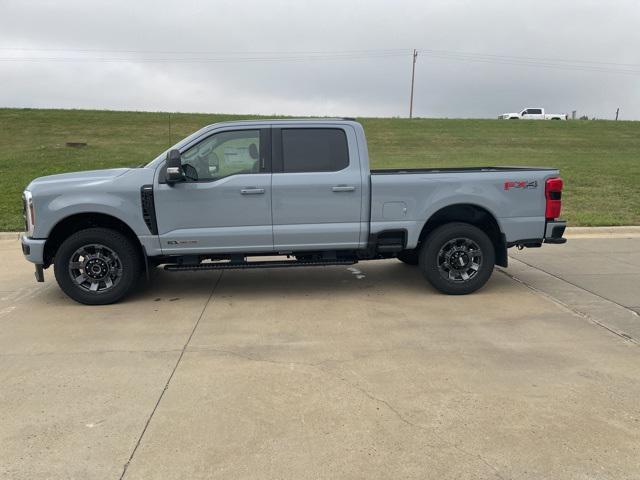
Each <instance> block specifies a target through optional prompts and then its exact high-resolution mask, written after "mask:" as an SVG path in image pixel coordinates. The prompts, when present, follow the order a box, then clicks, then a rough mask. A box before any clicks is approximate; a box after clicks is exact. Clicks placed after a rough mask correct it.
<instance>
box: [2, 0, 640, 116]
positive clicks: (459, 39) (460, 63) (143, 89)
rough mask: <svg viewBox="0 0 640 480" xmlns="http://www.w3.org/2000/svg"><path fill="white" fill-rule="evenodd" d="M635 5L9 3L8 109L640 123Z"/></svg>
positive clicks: (456, 0) (248, 0)
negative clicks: (525, 112) (512, 114)
mask: <svg viewBox="0 0 640 480" xmlns="http://www.w3.org/2000/svg"><path fill="white" fill-rule="evenodd" d="M639 25H640V2H639V1H638V0H609V1H606V0H598V1H592V0H562V1H559V0H531V1H529V0H518V1H514V0H483V1H478V0H465V1H463V0H416V1H413V0H406V1H400V0H396V1H382V0H350V1H345V0H319V1H303V0H298V1H293V0H290V1H279V0H269V1H258V0H242V1H226V0H218V1H205V0H200V1H192V0H180V1H179V2H161V1H143V0H126V1H122V0H110V1H108V2H97V1H92V0H56V1H38V0H29V1H25V0H0V106H4V107H9V106H11V107H64V108H101V109H102V108H106V109H117V110H171V111H183V112H224V113H240V114H242V113H245V114H248V113H260V114H290V115H344V116H407V115H408V104H409V87H410V79H411V51H412V49H413V48H416V49H418V51H419V55H418V60H417V66H416V86H415V100H414V115H416V116H425V117H490V118H495V116H496V115H497V114H498V113H501V112H509V111H517V110H519V109H521V108H522V107H526V106H541V107H545V108H546V109H547V110H548V111H552V113H555V112H559V113H565V112H567V113H570V112H571V111H572V110H577V111H578V114H579V115H581V114H587V115H589V116H590V117H591V116H597V117H598V118H612V117H613V116H614V115H615V110H616V108H617V107H620V109H621V118H623V119H636V120H640V58H639V57H640V28H639Z"/></svg>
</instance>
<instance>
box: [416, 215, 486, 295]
mask: <svg viewBox="0 0 640 480" xmlns="http://www.w3.org/2000/svg"><path fill="white" fill-rule="evenodd" d="M494 264H495V251H494V247H493V243H492V242H491V240H490V239H489V237H488V236H487V234H486V233H484V232H483V231H482V230H480V229H479V228H477V227H475V226H473V225H470V224H468V223H459V222H455V223H448V224H446V225H442V226H441V227H438V228H437V229H435V230H434V231H433V232H432V233H431V234H430V235H429V236H428V237H427V239H426V240H425V242H424V244H423V246H422V250H421V251H420V270H422V273H423V275H424V276H425V278H426V279H427V280H428V281H429V283H431V285H433V286H434V287H435V288H436V289H438V290H440V291H441V292H443V293H446V294H449V295H465V294H467V293H471V292H475V291H476V290H478V289H479V288H480V287H482V286H483V285H484V284H485V283H487V280H489V277H490V276H491V273H492V272H493V267H494Z"/></svg>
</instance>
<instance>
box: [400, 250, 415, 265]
mask: <svg viewBox="0 0 640 480" xmlns="http://www.w3.org/2000/svg"><path fill="white" fill-rule="evenodd" d="M398 260H400V261H401V262H404V263H406V264H407V265H418V263H419V262H420V252H419V251H418V250H404V251H402V252H400V253H399V254H398Z"/></svg>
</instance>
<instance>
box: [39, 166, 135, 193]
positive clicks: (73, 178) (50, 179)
mask: <svg viewBox="0 0 640 480" xmlns="http://www.w3.org/2000/svg"><path fill="white" fill-rule="evenodd" d="M131 170H132V169H130V168H109V169H105V170H87V171H86V172H72V173H60V174H57V175H48V176H46V177H39V178H36V179H35V180H33V181H32V182H31V183H30V184H29V185H28V186H27V190H29V191H31V192H33V191H34V190H38V189H40V188H47V189H49V188H55V187H73V186H75V185H84V186H86V185H89V184H90V185H98V184H101V183H104V182H108V181H112V180H113V179H115V178H117V177H119V176H121V175H124V174H125V173H127V172H129V171H131Z"/></svg>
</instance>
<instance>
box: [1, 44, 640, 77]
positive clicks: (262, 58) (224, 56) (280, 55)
mask: <svg viewBox="0 0 640 480" xmlns="http://www.w3.org/2000/svg"><path fill="white" fill-rule="evenodd" d="M0 50H2V51H14V52H17V51H28V52H60V53H66V54H68V53H71V54H74V53H80V54H82V55H80V56H73V55H72V56H5V57H0V62H27V63H42V62H96V63H119V62H128V63H254V62H267V63H268V62H294V63H295V62H310V61H331V60H360V59H379V58H391V57H404V56H408V55H415V54H416V53H417V52H420V54H421V55H424V56H428V57H429V58H432V59H437V60H449V61H456V62H471V63H485V64H496V65H509V66H521V67H536V68H545V69H556V70H570V71H582V72H595V73H613V74H622V75H640V64H632V63H615V62H601V61H595V60H567V59H553V58H542V57H527V56H515V55H497V54H488V53H477V52H461V51H453V50H433V49H418V50H417V51H415V50H409V49H399V48H397V49H377V50H374V49H370V50H343V51H287V52H282V51H280V52H276V51H254V52H248V51H245V52H240V51H237V52H213V51H209V52H207V51H178V50H174V51H160V50H100V49H73V48H31V47H0ZM95 53H110V54H119V55H121V54H129V55H138V54H143V55H146V56H143V57H138V56H95V55H84V54H95ZM149 55H164V56H163V57H154V56H149ZM172 55H183V56H184V55H187V57H186V58H185V57H181V58H176V57H173V56H172ZM193 55H201V56H193Z"/></svg>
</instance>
